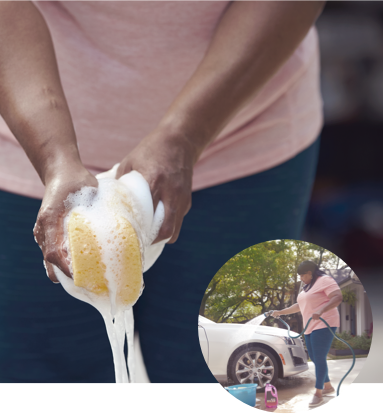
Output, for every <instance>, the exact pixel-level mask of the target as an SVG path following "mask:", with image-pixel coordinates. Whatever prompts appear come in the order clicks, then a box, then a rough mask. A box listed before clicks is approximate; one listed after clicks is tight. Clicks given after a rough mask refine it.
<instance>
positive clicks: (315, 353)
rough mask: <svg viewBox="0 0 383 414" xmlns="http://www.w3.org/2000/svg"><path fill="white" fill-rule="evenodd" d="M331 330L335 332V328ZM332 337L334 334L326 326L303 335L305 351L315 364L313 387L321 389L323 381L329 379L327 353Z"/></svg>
mask: <svg viewBox="0 0 383 414" xmlns="http://www.w3.org/2000/svg"><path fill="white" fill-rule="evenodd" d="M331 330H332V331H333V332H334V333H335V331H336V328H331ZM333 339H334V335H333V334H332V333H331V331H330V329H328V328H323V329H316V330H315V331H312V332H311V334H309V335H305V340H306V346H307V351H308V353H309V356H310V359H311V361H313V362H314V365H315V377H316V383H315V388H316V389H318V390H323V386H324V383H325V382H329V381H330V378H329V376H328V366H327V354H328V352H329V351H330V347H331V344H332V341H333Z"/></svg>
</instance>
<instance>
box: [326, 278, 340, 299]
mask: <svg viewBox="0 0 383 414" xmlns="http://www.w3.org/2000/svg"><path fill="white" fill-rule="evenodd" d="M322 283H323V292H324V293H325V294H326V295H327V296H328V295H329V294H330V293H332V292H335V291H337V290H338V291H339V292H340V288H339V286H338V283H336V282H335V280H334V279H333V278H332V277H330V276H327V277H323V282H322Z"/></svg>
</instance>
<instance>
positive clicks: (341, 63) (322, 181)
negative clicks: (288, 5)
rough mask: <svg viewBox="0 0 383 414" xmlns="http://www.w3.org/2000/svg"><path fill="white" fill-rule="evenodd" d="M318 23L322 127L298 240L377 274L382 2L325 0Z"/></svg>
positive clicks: (382, 186) (381, 247)
mask: <svg viewBox="0 0 383 414" xmlns="http://www.w3.org/2000/svg"><path fill="white" fill-rule="evenodd" d="M317 28H318V32H319V38H320V48H321V65H322V75H321V76H322V79H321V84H322V94H323V100H324V112H325V126H324V129H323V132H322V138H321V150H320V156H319V163H318V172H317V178H316V181H315V185H314V189H313V194H312V199H311V204H310V208H309V212H308V215H307V220H306V225H305V231H304V237H303V240H306V241H309V242H311V243H315V244H318V245H320V246H324V247H325V248H326V249H329V250H330V251H332V252H334V253H335V254H336V255H338V256H340V257H341V258H342V259H343V260H344V261H345V262H346V263H347V264H348V265H349V266H350V267H351V268H352V269H353V270H354V271H355V272H356V273H357V274H358V272H359V273H362V274H358V275H359V277H361V278H362V279H363V274H365V277H373V278H375V276H376V275H379V276H380V275H381V274H382V273H383V272H382V268H383V159H382V158H383V157H382V155H383V152H382V149H383V2H362V1H360V2H353V1H350V2H333V1H331V2H327V4H326V6H325V9H324V11H323V14H322V15H321V17H320V18H319V19H318V22H317ZM362 281H363V280H362Z"/></svg>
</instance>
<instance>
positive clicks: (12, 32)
mask: <svg viewBox="0 0 383 414" xmlns="http://www.w3.org/2000/svg"><path fill="white" fill-rule="evenodd" d="M0 39H1V41H0V97H1V98H0V113H1V115H2V116H3V118H4V119H5V121H6V122H7V124H8V126H9V127H10V129H11V130H12V132H13V134H14V135H15V137H16V138H17V140H18V141H19V142H20V144H21V146H22V147H23V149H24V150H25V152H26V154H27V156H28V157H29V159H30V161H31V162H32V164H33V166H34V168H35V169H36V171H37V172H38V174H39V176H40V178H41V180H42V182H43V183H44V184H45V186H46V190H45V195H44V200H43V203H42V206H41V209H40V212H39V215H38V217H37V222H36V227H35V231H34V233H35V236H36V239H37V241H38V244H39V246H40V247H41V249H42V251H43V255H44V260H45V262H46V265H47V271H48V273H49V277H50V278H51V280H53V281H55V282H57V280H56V277H55V275H54V272H53V269H52V266H51V264H56V265H57V266H58V267H60V268H61V269H62V270H63V271H64V272H65V273H66V274H67V275H68V276H69V269H68V267H67V264H66V262H65V252H63V251H62V249H61V241H62V236H63V232H62V217H63V215H64V213H65V209H64V205H63V200H64V199H65V198H66V197H67V195H68V194H69V193H70V192H74V191H77V190H78V189H80V188H81V187H83V186H84V185H90V186H97V180H96V179H95V178H94V177H93V176H92V175H91V174H89V172H88V171H87V170H86V169H85V168H84V167H83V165H82V163H81V160H80V156H79V153H78V149H77V142H76V136H75V132H74V128H73V124H72V120H71V116H70V113H69V109H68V106H67V103H66V99H65V96H64V92H63V90H62V87H61V83H60V79H59V74H58V69H57V65H56V59H55V54H54V50H53V45H52V41H51V38H50V34H49V31H48V28H47V26H46V23H45V21H44V19H43V17H42V16H41V14H40V12H39V11H38V10H37V8H36V7H35V6H34V5H33V4H32V3H31V2H12V1H6V2H0Z"/></svg>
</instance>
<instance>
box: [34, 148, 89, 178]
mask: <svg viewBox="0 0 383 414" xmlns="http://www.w3.org/2000/svg"><path fill="white" fill-rule="evenodd" d="M88 174H89V172H88V171H87V169H86V168H85V167H84V166H83V164H82V162H81V160H80V157H79V156H78V153H77V154H76V153H74V154H71V153H63V152H62V153H60V154H57V155H55V156H54V157H50V158H49V159H48V160H47V162H46V163H45V165H44V166H43V167H42V169H41V180H42V182H43V184H44V185H45V186H49V185H51V184H52V183H53V182H54V181H57V180H62V179H64V180H65V179H70V178H71V177H73V176H78V175H88Z"/></svg>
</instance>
